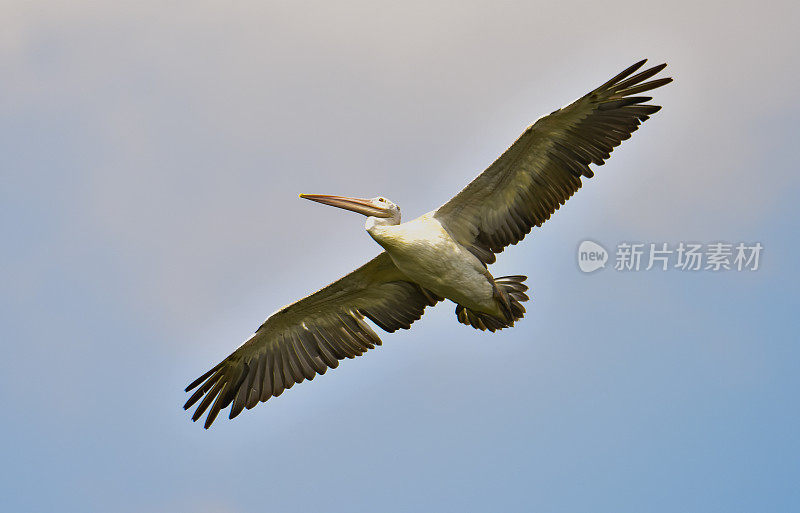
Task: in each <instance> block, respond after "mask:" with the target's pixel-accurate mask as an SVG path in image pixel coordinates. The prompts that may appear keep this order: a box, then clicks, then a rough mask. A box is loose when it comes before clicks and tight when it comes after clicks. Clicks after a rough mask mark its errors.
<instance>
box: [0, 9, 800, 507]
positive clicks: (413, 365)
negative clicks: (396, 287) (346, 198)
mask: <svg viewBox="0 0 800 513" xmlns="http://www.w3.org/2000/svg"><path fill="white" fill-rule="evenodd" d="M799 11H800V8H798V7H797V4H796V3H791V2H774V3H769V4H765V3H753V2H738V1H733V2H704V3H697V2H688V1H675V2H669V3H663V2H660V3H650V2H641V1H639V2H633V1H622V2H618V3H616V4H614V7H613V9H612V8H609V7H608V5H607V4H603V3H597V2H547V3H545V2H444V1H425V2H416V1H407V2H403V3H391V4H389V3H382V2H374V1H371V2H334V3H331V2H245V1H243V2H236V3H229V2H225V3H223V2H191V3H190V2H150V1H141V2H136V3H117V2H83V1H69V2H66V1H53V2H47V4H46V5H45V4H44V3H36V2H18V1H11V2H5V3H4V4H3V6H2V7H0V20H2V21H0V27H2V30H0V75H1V76H2V77H3V79H2V80H0V115H1V116H2V120H3V122H2V123H0V132H1V133H0V238H2V241H3V246H2V247H3V251H2V252H0V284H2V286H1V287H0V322H2V326H3V331H4V333H3V336H2V347H3V350H4V353H5V357H4V358H2V359H1V360H0V399H1V400H2V404H3V406H4V422H2V424H0V439H2V440H3V442H2V453H3V460H4V462H5V464H4V465H3V466H2V468H1V469H0V495H2V497H3V503H4V508H5V509H7V510H8V511H19V512H50V511H59V512H82V513H85V512H93V511H98V512H99V511H103V512H106V511H115V512H122V513H128V512H130V513H134V512H174V511H193V512H198V513H212V512H215V513H216V512H219V513H223V512H225V513H239V512H250V511H285V510H292V511H316V510H319V511H348V512H351V511H386V512H393V511H545V512H571V513H574V512H584V511H585V512H590V511H591V512H596V511H617V512H626V511H631V512H642V511H646V512H674V511H682V512H704V513H709V512H715V511H720V512H726V513H730V512H737V511H743V512H744V511H769V512H784V511H786V512H788V511H796V509H797V504H798V503H800V488H799V487H798V486H797V483H798V482H799V481H800V441H798V440H799V439H798V437H797V433H798V432H800V414H799V413H798V408H797V397H796V396H797V391H798V390H799V389H800V376H799V375H798V373H797V362H798V361H799V360H798V359H800V345H798V340H797V332H798V328H800V326H798V321H797V316H796V312H797V309H798V307H799V306H800V301H798V294H797V290H798V285H799V284H800V283H799V282H800V268H798V266H797V264H796V260H797V255H798V253H799V252H800V244H799V243H798V242H797V239H796V237H795V236H794V235H795V234H796V233H797V231H798V228H800V226H798V224H799V223H798V216H797V212H796V205H795V199H796V198H797V197H798V194H800V180H799V179H798V176H797V173H796V172H795V171H796V166H795V165H794V162H793V160H794V155H793V152H794V150H795V149H796V144H797V126H798V123H799V122H800V107H798V103H797V100H796V91H797V84H798V82H800V71H798V69H800V68H798V67H797V66H796V65H795V62H796V52H797V48H798V46H799V45H800V36H798V35H797V30H796V27H795V26H794V25H793V24H792V20H796V19H798V18H799V17H800V12H799ZM644 57H647V58H649V59H651V62H652V63H654V64H656V63H660V62H668V63H669V67H668V68H667V70H666V72H665V74H667V75H669V76H672V77H673V78H674V80H675V81H674V82H673V83H672V84H670V85H668V86H666V87H664V88H662V89H659V90H657V91H655V92H654V93H653V95H654V96H655V97H656V99H655V101H654V103H657V104H660V105H663V106H664V109H663V110H662V111H661V112H659V113H658V114H656V115H655V116H654V117H653V118H652V119H651V120H649V121H647V122H646V123H645V125H644V126H643V127H642V128H641V129H640V130H639V131H638V132H636V133H635V134H634V135H633V137H632V138H631V140H629V141H627V142H625V143H623V145H622V146H621V147H619V148H618V149H617V150H615V151H614V153H613V154H612V157H611V159H610V160H609V162H608V163H607V164H606V165H605V166H603V167H602V168H599V169H596V170H595V171H596V176H595V178H593V179H591V180H586V181H585V183H584V187H583V188H582V189H581V190H580V191H579V192H578V193H577V194H576V195H575V196H574V197H573V199H571V200H570V201H569V202H568V203H567V204H566V205H565V206H564V207H562V208H561V210H559V211H558V212H557V213H556V214H555V215H554V216H553V218H552V219H551V220H550V221H548V222H547V223H546V224H545V225H544V226H542V227H541V228H538V229H534V231H533V232H532V233H531V234H530V235H529V236H528V237H527V238H526V239H525V240H524V241H523V242H522V243H520V244H519V245H517V246H514V247H512V248H510V249H508V250H507V251H506V252H504V253H503V254H502V255H500V257H499V258H498V262H497V264H495V265H494V266H493V267H492V269H491V270H492V272H493V274H494V275H495V276H502V275H503V274H525V275H527V276H529V279H528V284H529V285H530V286H531V296H532V300H531V302H529V303H528V304H527V310H528V313H527V314H526V316H525V319H524V320H523V321H520V322H519V323H517V325H516V327H514V328H513V329H511V330H504V331H503V332H500V333H496V334H489V333H483V332H479V331H476V330H473V329H471V328H469V327H466V326H463V325H460V324H458V323H457V322H456V319H455V315H454V313H453V305H452V304H450V303H442V304H440V305H439V306H437V307H436V308H433V309H428V312H427V313H426V315H425V316H424V317H423V319H422V320H420V321H418V322H417V323H415V324H414V326H413V327H412V329H411V330H409V331H401V332H397V333H394V334H383V336H382V339H383V341H384V345H383V346H382V347H380V348H379V349H376V350H374V351H370V352H368V353H367V354H366V355H365V356H362V357H360V358H357V359H354V360H346V361H344V362H343V363H342V365H340V366H339V368H338V369H336V370H335V371H329V372H328V373H326V375H324V376H319V377H317V378H316V379H314V381H313V382H312V383H301V384H299V385H296V386H295V387H294V388H292V389H291V390H290V391H288V392H286V393H285V394H284V395H282V396H281V397H279V398H277V399H273V400H270V401H268V402H267V403H266V404H262V405H259V406H258V407H257V408H255V409H253V410H251V411H245V413H244V414H242V415H241V416H239V417H238V418H236V419H235V420H234V421H228V420H227V418H220V420H218V421H217V422H216V423H215V424H214V426H213V427H212V429H210V430H208V431H206V430H204V429H202V426H201V425H200V424H195V423H192V422H191V421H190V419H189V415H188V414H187V413H186V412H184V411H183V409H182V405H183V403H184V401H185V399H186V394H185V393H184V392H183V388H184V387H185V386H186V385H187V384H188V383H189V382H190V381H192V380H193V379H194V378H195V377H197V376H198V375H199V374H201V373H202V372H204V371H205V370H207V369H208V368H209V367H210V366H211V365H213V364H215V363H216V362H217V361H219V360H221V359H222V358H224V357H225V356H227V355H228V354H229V353H230V352H231V351H232V350H233V349H235V347H236V346H238V345H239V344H240V343H241V342H242V341H244V340H245V339H246V338H247V337H249V335H250V334H251V333H252V331H253V330H254V329H255V328H256V327H258V326H259V324H260V323H261V322H262V321H263V320H264V319H265V318H266V317H267V316H268V315H269V313H270V312H273V311H275V310H276V309H278V308H279V307H281V306H282V305H284V304H286V303H289V302H291V301H293V300H295V299H298V298H300V297H302V296H304V295H305V294H307V293H308V292H310V291H312V290H316V289H317V288H319V287H321V286H323V285H325V284H327V283H329V282H330V281H332V280H334V279H336V278H338V277H339V276H341V275H343V274H345V273H347V272H349V271H350V270H352V269H354V268H355V267H357V266H359V265H361V264H362V263H363V262H365V261H366V260H367V259H369V258H371V257H373V256H374V255H376V254H377V253H378V251H379V248H378V247H377V246H376V245H375V243H374V242H373V241H372V240H371V239H370V238H369V237H368V236H367V234H366V233H365V232H364V230H363V218H362V217H360V216H357V215H355V214H352V213H348V212H345V211H338V210H337V211H334V210H333V209H326V208H325V207H321V206H319V205H314V204H311V203H309V202H304V201H301V200H299V199H298V198H297V194H298V193H302V192H304V193H330V194H343V195H352V196H377V195H383V196H386V197H388V198H390V199H391V200H392V201H394V202H395V203H397V204H399V205H400V206H401V207H402V211H403V214H404V216H405V219H406V220H408V219H411V218H413V217H415V216H416V215H421V214H423V213H425V212H427V211H430V210H432V209H434V208H436V207H437V206H439V205H441V204H442V203H444V202H445V201H446V200H447V199H449V198H450V197H451V196H452V195H453V194H455V193H456V192H457V191H458V190H460V189H461V187H463V186H464V185H466V183H468V182H469V181H470V180H471V179H472V178H473V177H474V176H476V175H477V174H478V173H479V172H481V171H482V170H483V169H485V167H486V166H487V165H488V164H489V163H490V162H491V161H492V160H493V159H494V158H495V157H496V156H497V155H499V154H500V153H501V152H502V151H503V150H504V149H505V148H506V147H507V146H508V145H509V144H510V143H511V142H512V141H513V140H514V139H515V138H516V137H517V136H518V135H519V133H521V132H522V130H523V129H524V128H525V127H526V126H528V125H529V124H530V123H532V122H533V121H535V120H536V119H537V118H538V117H539V116H541V115H544V114H547V113H549V112H551V111H553V110H555V109H556V108H558V107H560V106H562V105H565V104H567V103H569V102H571V101H573V100H574V99H575V98H577V97H579V96H581V95H583V94H584V93H586V92H588V91H589V90H591V89H592V88H594V87H596V86H597V85H599V84H601V83H603V82H605V81H606V80H607V79H608V78H610V77H611V76H613V75H614V74H616V73H617V72H618V71H620V70H622V69H623V68H625V67H627V66H628V65H630V64H632V63H633V62H635V61H637V60H639V59H641V58H644ZM584 240H592V241H595V242H598V243H599V244H601V245H602V246H603V247H605V248H606V249H607V250H608V251H609V253H610V255H609V262H608V264H607V265H606V267H605V268H604V269H600V270H598V271H595V272H594V273H591V274H585V273H582V272H581V270H580V269H579V267H578V263H577V248H578V246H579V244H580V243H581V242H582V241H584ZM624 242H640V243H645V244H648V243H657V244H661V243H668V244H669V245H670V247H675V246H677V245H678V244H679V243H680V242H697V243H701V244H712V243H716V242H726V243H732V244H736V243H739V242H744V243H747V244H754V243H756V242H758V243H760V244H761V245H762V246H763V248H764V249H763V252H762V254H761V258H760V262H759V268H758V270H756V271H750V270H743V271H736V270H730V271H720V272H713V271H711V270H699V271H683V270H680V269H675V268H671V269H669V270H667V271H661V270H658V269H651V270H649V271H645V270H644V269H642V270H639V271H628V272H623V271H617V270H615V269H614V259H615V249H616V247H617V246H618V245H619V244H620V243H624ZM381 333H382V332H381ZM220 417H222V415H221V416H220Z"/></svg>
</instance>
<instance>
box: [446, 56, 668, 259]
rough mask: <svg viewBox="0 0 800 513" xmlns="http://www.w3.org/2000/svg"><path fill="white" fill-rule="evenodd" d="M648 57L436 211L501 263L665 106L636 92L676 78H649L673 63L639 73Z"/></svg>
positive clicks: (549, 120)
mask: <svg viewBox="0 0 800 513" xmlns="http://www.w3.org/2000/svg"><path fill="white" fill-rule="evenodd" d="M645 62H646V59H645V60H642V61H640V62H637V63H636V64H634V65H633V66H631V67H629V68H628V69H626V70H625V71H623V72H622V73H620V74H619V75H617V76H615V77H614V78H612V79H611V80H609V81H608V82H606V83H605V84H603V85H601V86H600V87H598V88H597V89H595V90H594V91H592V92H590V93H589V94H587V95H586V96H584V97H582V98H580V99H579V100H577V101H575V102H574V103H572V104H570V105H568V106H566V107H564V108H562V109H559V110H557V111H555V112H553V113H552V114H550V115H548V116H544V117H542V118H540V119H539V120H538V121H536V123H534V124H533V125H531V126H530V127H528V129H527V130H525V132H523V134H522V135H521V136H520V137H519V138H518V139H517V140H516V141H515V142H514V144H512V145H511V147H510V148H508V149H507V150H506V151H505V153H503V154H502V155H500V157H499V158H498V159H497V160H495V161H494V163H492V165H490V166H489V168H488V169H486V171H484V172H483V173H482V174H481V175H480V176H478V177H477V178H476V179H475V180H473V181H472V182H471V183H470V184H469V185H467V186H466V187H465V188H464V190H462V191H461V192H460V193H458V195H456V196H455V197H454V198H453V199H451V200H450V201H448V202H447V203H445V204H444V205H442V207H440V208H439V210H437V211H436V212H435V214H434V216H435V217H436V218H437V219H438V220H439V221H440V222H441V223H442V224H443V225H444V227H445V228H446V229H447V230H448V231H449V232H450V234H451V235H452V236H453V237H455V238H456V240H458V241H459V242H460V243H462V244H464V245H465V246H466V247H468V248H469V249H470V250H471V251H472V252H473V253H474V254H475V256H477V257H478V258H479V259H481V261H483V262H484V263H485V264H491V263H493V262H494V261H495V259H496V257H495V253H500V252H501V251H503V249H504V248H505V247H506V246H508V245H509V244H516V243H517V242H519V241H520V240H522V238H523V237H525V235H526V234H527V233H528V232H530V231H531V228H532V227H533V226H541V225H542V223H544V222H545V221H546V220H547V219H549V218H550V216H551V215H552V214H553V212H555V211H556V210H557V209H558V208H559V207H560V206H561V205H563V204H564V202H565V201H567V199H569V198H570V196H572V195H573V194H574V193H575V191H577V190H578V189H579V188H580V187H581V176H585V177H587V178H591V177H592V176H594V173H593V172H592V170H591V169H589V164H597V165H602V164H603V163H604V162H605V161H606V159H608V158H609V155H610V153H611V151H612V150H613V149H614V148H615V147H616V146H618V145H619V144H620V143H621V142H622V141H624V140H625V139H627V138H629V137H630V136H631V134H632V133H633V132H634V131H635V130H636V129H637V128H638V127H639V125H640V124H641V123H642V122H643V121H645V120H646V119H647V118H648V117H649V116H650V115H652V114H654V113H655V112H658V110H659V109H661V107H660V106H658V105H647V104H645V102H648V101H650V100H652V98H651V97H648V96H634V95H636V94H638V93H642V92H644V91H649V90H651V89H655V88H657V87H661V86H663V85H664V84H667V83H669V82H671V81H672V79H671V78H659V79H656V80H651V81H649V82H646V80H648V79H649V78H651V77H653V76H654V75H655V74H657V73H658V72H659V71H661V70H662V69H664V68H665V67H666V64H661V65H659V66H655V67H652V68H650V69H648V70H645V71H642V72H641V73H638V74H636V75H633V73H635V72H636V71H637V70H638V69H639V68H641V67H642V65H644V63H645ZM631 75H633V76H631Z"/></svg>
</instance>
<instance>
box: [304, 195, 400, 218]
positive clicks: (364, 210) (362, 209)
mask: <svg viewBox="0 0 800 513" xmlns="http://www.w3.org/2000/svg"><path fill="white" fill-rule="evenodd" d="M300 197H301V198H303V199H307V200H311V201H316V202H317V203H322V204H323V205H330V206H332V207H339V208H343V209H345V210H352V211H353V212H358V213H359V214H363V215H365V216H371V217H392V213H391V212H390V211H389V210H388V209H386V208H383V207H381V206H380V205H379V204H376V202H374V201H373V200H371V199H364V198H348V197H347V196H330V195H328V194H301V195H300Z"/></svg>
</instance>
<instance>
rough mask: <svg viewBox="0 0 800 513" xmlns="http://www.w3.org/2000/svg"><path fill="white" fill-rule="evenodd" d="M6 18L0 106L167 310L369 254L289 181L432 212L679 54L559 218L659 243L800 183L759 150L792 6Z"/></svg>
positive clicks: (475, 7)
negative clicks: (581, 110) (540, 125)
mask: <svg viewBox="0 0 800 513" xmlns="http://www.w3.org/2000/svg"><path fill="white" fill-rule="evenodd" d="M6 11H7V12H5V13H4V15H5V16H4V18H5V20H4V30H3V35H2V38H0V52H1V53H0V56H2V61H0V62H2V67H3V69H4V70H5V73H4V75H5V76H6V77H9V80H7V81H6V82H5V83H4V84H3V86H2V88H3V94H2V96H3V98H4V104H5V105H4V107H3V108H4V110H6V112H9V113H11V114H13V115H15V116H18V117H25V116H29V115H31V114H35V115H42V116H48V117H49V118H50V119H52V120H53V122H54V123H55V124H56V125H59V124H61V125H63V126H61V127H60V128H58V129H59V130H61V131H63V132H64V133H65V134H68V135H69V136H70V137H72V138H73V139H74V141H76V144H77V146H79V147H80V153H79V154H78V155H77V156H76V157H75V162H76V169H75V170H74V171H73V172H77V176H75V177H74V179H73V183H74V190H72V191H71V192H70V193H71V194H74V195H75V199H76V201H77V202H79V204H80V208H79V210H78V211H74V212H72V216H73V220H74V223H72V224H70V225H69V226H68V227H67V228H66V229H67V230H93V233H94V234H95V235H96V236H99V237H103V238H104V239H106V240H107V241H108V243H109V244H110V245H112V247H114V248H116V254H117V255H118V258H119V259H120V261H121V265H122V267H123V268H126V269H129V272H130V274H131V279H132V281H133V283H134V284H135V285H134V288H135V289H136V290H137V291H138V294H139V295H140V300H141V301H142V302H144V303H146V304H148V305H150V306H151V307H152V308H153V311H154V312H166V315H167V316H168V317H169V316H174V317H175V319H176V320H178V321H187V320H189V319H194V318H197V316H198V314H200V315H201V316H205V315H207V314H209V313H211V312H213V311H215V310H216V309H218V308H219V307H220V303H224V304H227V305H230V304H231V302H236V301H247V300H246V299H236V297H237V296H238V295H239V294H255V291H262V292H263V291H264V290H265V289H273V287H274V297H275V298H281V299H277V301H279V302H284V301H289V300H291V299H294V298H295V297H297V296H298V295H302V294H304V293H305V292H307V291H308V289H309V288H313V287H314V286H318V285H321V284H322V283H324V282H325V281H326V280H327V279H333V278H335V277H336V276H337V274H336V273H332V271H333V270H334V269H335V270H336V272H344V271H345V270H346V269H347V268H348V267H350V266H352V265H355V261H357V260H360V259H361V258H362V256H363V258H364V259H366V258H367V257H368V256H369V255H371V254H372V253H374V252H376V251H377V247H374V246H373V243H372V242H371V241H370V240H368V238H367V237H366V236H365V235H364V234H363V233H362V230H361V220H360V219H356V218H355V217H354V216H348V215H347V214H340V213H330V212H321V211H320V207H318V206H316V205H311V204H302V203H301V202H300V201H299V200H298V199H297V197H296V194H297V193H298V192H302V191H310V192H332V193H344V194H361V195H372V194H378V193H380V194H384V195H387V196H389V197H391V198H393V199H394V200H395V201H397V202H398V203H400V204H401V205H402V206H403V210H404V212H405V213H406V215H407V216H409V215H415V214H420V213H423V212H424V211H426V210H429V209H432V208H435V207H436V206H437V205H438V204H440V203H441V202H442V201H444V200H445V199H447V197H449V196H450V195H451V194H453V193H454V192H456V191H457V190H458V189H460V188H461V187H462V186H463V185H465V184H466V182H467V181H469V180H470V179H471V178H472V177H473V176H475V175H476V174H477V173H478V172H480V170H481V169H482V168H483V166H485V165H486V164H488V163H489V162H490V161H491V160H492V159H493V158H494V157H495V156H497V155H498V154H499V153H500V151H501V150H502V149H503V148H504V147H505V146H506V145H507V144H509V143H510V142H511V141H512V140H513V139H514V138H515V137H516V136H517V135H518V133H519V132H520V131H521V130H522V129H523V128H524V127H525V126H526V125H527V124H529V123H530V122H532V121H533V120H534V119H535V118H536V117H538V116H540V115H542V114H545V113H547V112H550V111H551V110H553V109H555V108H556V107H558V106H560V105H562V104H564V103H567V102H569V101H571V100H572V99H574V98H575V97H577V96H579V95H580V94H583V93H584V92H586V91H588V90H589V89H590V88H591V87H593V86H594V85H597V84H598V83H600V82H602V81H603V80H605V79H606V78H608V76H610V75H611V74H613V73H615V72H616V71H618V70H619V69H620V68H622V67H623V66H625V65H627V64H629V63H630V62H632V61H633V60H634V59H637V58H639V57H641V56H649V57H652V58H653V59H654V60H656V61H662V60H666V61H668V62H669V63H670V65H671V66H670V68H668V72H669V74H671V75H672V76H674V77H675V79H676V81H675V82H674V83H673V84H671V85H670V86H669V87H667V88H664V89H663V90H658V91H656V92H655V95H656V97H657V98H656V101H657V102H658V103H660V104H662V105H664V106H665V109H664V111H662V113H660V114H659V115H658V116H656V118H655V119H654V120H652V121H651V122H648V123H647V125H646V126H645V127H644V129H643V130H642V131H641V132H640V133H637V134H636V135H635V136H634V137H633V138H632V141H630V142H627V143H625V144H624V145H623V147H622V149H621V151H619V150H618V152H617V153H615V155H614V156H613V158H612V159H611V161H610V163H609V164H608V165H606V166H605V168H603V169H601V170H600V172H598V177H597V179H596V180H592V181H591V182H590V183H589V184H588V186H587V189H588V190H590V191H591V192H586V191H582V192H581V193H580V194H579V195H578V196H577V197H576V198H575V199H573V200H572V202H571V203H570V205H568V207H567V208H569V209H571V210H573V209H574V211H575V212H580V213H581V214H582V215H587V216H588V215H597V213H598V212H603V213H604V214H605V215H606V216H607V217H608V219H609V222H613V223H615V224H618V225H621V226H625V227H628V229H630V230H633V231H636V230H642V229H647V230H651V231H653V233H657V234H659V235H660V236H662V237H666V236H669V237H680V236H681V235H682V234H685V230H686V226H687V225H691V226H692V228H693V229H694V230H696V231H700V232H702V233H709V234H711V233H714V230H715V229H717V227H720V226H722V225H725V226H728V227H729V226H730V225H731V224H732V221H733V223H734V224H736V225H737V226H748V225H750V226H753V225H755V226H757V225H758V223H759V222H760V218H761V217H760V216H766V215H769V205H770V202H771V201H772V198H774V197H775V196H776V195H779V194H780V192H781V190H782V188H784V187H785V184H786V181H787V180H791V181H795V180H796V179H795V178H794V176H793V175H790V173H789V169H788V166H786V167H784V165H785V163H783V162H779V163H777V164H776V165H775V166H774V167H771V168H770V169H769V170H765V169H764V168H763V161H762V155H763V154H764V151H765V149H766V148H768V147H769V146H770V145H772V144H775V143H774V141H775V140H776V139H777V140H782V141H784V142H786V143H787V144H789V141H790V137H791V131H790V130H788V128H787V127H788V126H789V122H790V120H791V119H792V117H793V116H794V119H796V117H797V108H796V107H795V102H794V101H793V100H792V99H791V97H790V95H791V94H793V90H792V89H793V88H791V87H788V84H793V83H796V81H797V78H798V76H797V71H796V68H794V67H790V66H788V63H789V62H791V60H792V57H793V53H794V49H795V48H796V45H794V44H792V42H793V41H794V40H795V39H796V37H795V35H794V30H793V29H792V28H791V27H790V26H789V24H787V23H782V21H783V20H785V19H788V18H791V17H792V16H793V15H796V14H797V7H796V6H795V5H794V4H791V5H790V4H788V3H787V4H786V5H783V6H777V7H774V8H772V9H763V8H761V7H760V6H758V5H756V4H751V3H747V2H739V3H734V4H730V3H720V4H718V5H713V4H697V3H695V2H684V3H680V2H679V3H670V4H668V5H667V4H653V5H650V6H647V7H645V6H644V5H643V4H642V3H641V2H627V3H623V4H617V5H615V8H614V9H607V8H606V7H605V6H603V5H600V4H596V3H591V2H585V3H573V4H560V3H555V4H553V3H550V4H547V5H546V6H545V5H542V4H535V3H530V2H509V3H500V4H491V6H490V5H489V4H480V3H468V4H464V3H461V2H418V3H416V4H415V3H403V4H397V5H393V6H387V5H379V4H376V3H374V2H350V3H344V4H342V3H328V2H307V3H289V2H265V3H261V2H252V3H236V4H233V5H231V4H222V3H214V2H207V3H201V4H197V3H193V4H183V3H166V4H165V3H163V2H138V3H136V4H128V5H122V4H112V3H103V2H91V3H90V2H86V3H81V2H77V3H76V2H55V3H49V5H48V8H47V9H44V8H42V7H40V6H36V5H33V3H21V2H20V3H12V4H11V5H10V6H9V7H8V8H7V9H6ZM754 34H757V36H755V35H754ZM37 113H38V114H37ZM53 172H54V173H58V172H59V170H58V169H54V170H53ZM767 172H768V173H769V174H765V173H767ZM573 202H574V203H577V204H576V205H573V204H572V203H573ZM584 202H585V203H584ZM581 203H584V204H583V205H581ZM743 205H747V208H746V209H743V208H742V206H743ZM632 212H635V213H636V214H635V215H631V213H632ZM682 230H684V231H682ZM569 243H570V244H571V243H572V241H569ZM353 255H359V256H358V257H353ZM328 259H334V260H335V262H334V263H327V262H326V263H325V265H322V264H321V262H323V260H328ZM317 268H319V269H317ZM287 275H288V276H291V278H287ZM254 281H255V282H256V284H255V285H254V284H253V282H254ZM271 294H272V292H271ZM272 300H273V298H269V301H265V302H268V303H271V302H272ZM239 306H240V305H239ZM267 313H268V312H264V315H266V314H267Z"/></svg>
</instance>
